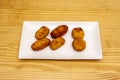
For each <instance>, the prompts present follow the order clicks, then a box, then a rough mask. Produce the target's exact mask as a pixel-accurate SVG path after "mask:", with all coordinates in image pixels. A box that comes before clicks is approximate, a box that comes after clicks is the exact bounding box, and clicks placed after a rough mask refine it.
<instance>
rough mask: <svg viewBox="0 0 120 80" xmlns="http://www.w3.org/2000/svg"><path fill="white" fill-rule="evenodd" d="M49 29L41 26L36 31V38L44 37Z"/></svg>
mask: <svg viewBox="0 0 120 80" xmlns="http://www.w3.org/2000/svg"><path fill="white" fill-rule="evenodd" d="M49 31H50V30H49V29H48V28H47V27H46V26H42V27H41V28H40V29H39V30H38V31H37V32H36V33H35V37H36V39H38V40H39V39H42V38H45V37H46V36H47V35H48V34H49Z"/></svg>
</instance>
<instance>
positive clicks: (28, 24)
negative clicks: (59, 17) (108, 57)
mask: <svg viewBox="0 0 120 80" xmlns="http://www.w3.org/2000/svg"><path fill="white" fill-rule="evenodd" d="M63 24H64V25H67V26H68V32H67V33H66V34H65V35H63V38H64V39H65V44H64V45H63V46H62V47H60V48H59V49H57V50H55V51H53V50H51V49H50V47H49V46H48V47H46V48H44V49H43V50H40V51H33V50H32V49H31V44H32V43H33V42H35V41H36V38H35V32H36V31H37V30H38V29H39V28H40V27H41V26H43V25H44V26H47V27H48V28H49V29H50V32H51V31H52V30H53V29H54V28H56V27H57V26H58V25H63ZM75 27H81V28H82V29H83V30H84V32H85V36H84V40H85V41H86V48H85V49H84V50H83V51H80V52H78V51H75V50H74V49H73V47H72V41H73V38H72V36H71V31H72V29H73V28H75ZM47 38H49V39H50V40H52V38H51V36H50V34H49V35H48V36H47ZM19 59H102V48H101V41H100V33H99V25H98V22H60V21H59V22H56V21H25V22H24V23H23V30H22V35H21V41H20V48H19Z"/></svg>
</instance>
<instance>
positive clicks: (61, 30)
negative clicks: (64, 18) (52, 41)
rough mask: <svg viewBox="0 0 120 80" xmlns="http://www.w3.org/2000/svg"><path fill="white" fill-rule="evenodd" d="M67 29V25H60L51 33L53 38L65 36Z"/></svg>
mask: <svg viewBox="0 0 120 80" xmlns="http://www.w3.org/2000/svg"><path fill="white" fill-rule="evenodd" d="M67 31H68V26H67V25H59V26H58V27H57V28H55V29H54V30H53V31H52V32H51V33H50V35H51V37H52V38H57V37H61V36H63V35H64V34H65V33H66V32H67Z"/></svg>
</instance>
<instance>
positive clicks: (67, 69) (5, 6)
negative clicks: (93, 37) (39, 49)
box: [0, 0, 120, 80]
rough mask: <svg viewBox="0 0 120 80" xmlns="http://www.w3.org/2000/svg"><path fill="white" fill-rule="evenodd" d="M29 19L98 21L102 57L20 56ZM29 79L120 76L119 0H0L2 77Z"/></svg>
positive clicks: (110, 78)
mask: <svg viewBox="0 0 120 80" xmlns="http://www.w3.org/2000/svg"><path fill="white" fill-rule="evenodd" d="M26 20H29V21H98V22H99V23H100V34H101V42H102V49H103V60H77V61H55V60H19V59H18V51H19V44H20V38H21V31H22V24H23V21H26ZM93 45H94V44H93ZM28 79H29V80H120V0H0V80H28Z"/></svg>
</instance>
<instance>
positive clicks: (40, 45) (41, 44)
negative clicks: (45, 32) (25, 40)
mask: <svg viewBox="0 0 120 80" xmlns="http://www.w3.org/2000/svg"><path fill="white" fill-rule="evenodd" d="M49 43H50V40H49V39H48V38H42V39H39V40H37V41H35V42H34V43H33V44H32V45H31V48H32V49H33V50H34V51H38V50H42V49H44V48H45V47H47V46H48V45H49Z"/></svg>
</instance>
